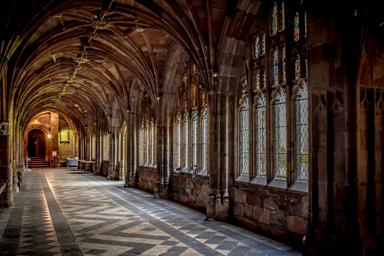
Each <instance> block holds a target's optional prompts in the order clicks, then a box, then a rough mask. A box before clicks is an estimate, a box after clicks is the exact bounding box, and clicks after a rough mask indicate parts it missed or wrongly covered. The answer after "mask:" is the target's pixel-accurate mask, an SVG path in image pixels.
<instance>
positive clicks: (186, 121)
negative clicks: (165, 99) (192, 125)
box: [183, 112, 189, 167]
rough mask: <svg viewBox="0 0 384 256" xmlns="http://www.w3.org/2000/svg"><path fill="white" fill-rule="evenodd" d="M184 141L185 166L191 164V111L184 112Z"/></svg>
mask: <svg viewBox="0 0 384 256" xmlns="http://www.w3.org/2000/svg"><path fill="white" fill-rule="evenodd" d="M183 142H184V166H185V167H188V166H189V150H188V145H189V113H188V112H185V113H184V134H183Z"/></svg>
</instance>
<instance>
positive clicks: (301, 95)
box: [294, 83, 309, 181]
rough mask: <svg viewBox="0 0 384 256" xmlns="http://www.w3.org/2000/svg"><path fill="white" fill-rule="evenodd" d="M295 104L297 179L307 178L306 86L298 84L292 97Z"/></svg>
mask: <svg viewBox="0 0 384 256" xmlns="http://www.w3.org/2000/svg"><path fill="white" fill-rule="evenodd" d="M294 106H295V148H296V150H295V156H296V157H295V158H296V159H295V160H296V161H295V163H296V172H297V179H298V180H304V181H306V180H308V167H309V166H308V165H309V143H308V142H309V124H308V88H307V86H306V84H305V83H303V85H302V86H299V88H298V91H297V94H296V96H295V99H294Z"/></svg>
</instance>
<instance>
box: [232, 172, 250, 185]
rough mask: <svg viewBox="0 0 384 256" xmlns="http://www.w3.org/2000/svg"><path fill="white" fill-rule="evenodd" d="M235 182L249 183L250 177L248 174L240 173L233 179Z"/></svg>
mask: <svg viewBox="0 0 384 256" xmlns="http://www.w3.org/2000/svg"><path fill="white" fill-rule="evenodd" d="M235 181H236V182H241V183H249V182H250V178H249V175H246V174H240V176H238V177H237V178H236V179H235Z"/></svg>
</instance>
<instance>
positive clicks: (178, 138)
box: [173, 112, 181, 168]
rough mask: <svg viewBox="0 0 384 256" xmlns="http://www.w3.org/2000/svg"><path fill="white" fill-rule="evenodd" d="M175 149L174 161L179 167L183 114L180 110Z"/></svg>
mask: <svg viewBox="0 0 384 256" xmlns="http://www.w3.org/2000/svg"><path fill="white" fill-rule="evenodd" d="M174 127H175V128H174V129H175V130H174V139H173V143H174V150H173V162H174V167H176V168H179V167H180V166H181V164H180V142H181V114H180V112H178V113H177V114H176V121H175V126H174Z"/></svg>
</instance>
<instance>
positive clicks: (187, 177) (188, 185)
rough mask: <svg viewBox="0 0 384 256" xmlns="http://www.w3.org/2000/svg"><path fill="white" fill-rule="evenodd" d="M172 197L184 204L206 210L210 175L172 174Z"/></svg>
mask: <svg viewBox="0 0 384 256" xmlns="http://www.w3.org/2000/svg"><path fill="white" fill-rule="evenodd" d="M170 185H171V194H170V198H171V199H172V200H175V201H177V202H180V203H182V204H185V205H188V206H190V207H193V208H195V209H198V210H200V211H203V212H205V211H206V207H207V203H208V195H209V186H208V176H199V175H196V176H195V175H192V174H189V173H178V174H177V175H175V174H174V175H172V176H171V181H170Z"/></svg>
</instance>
